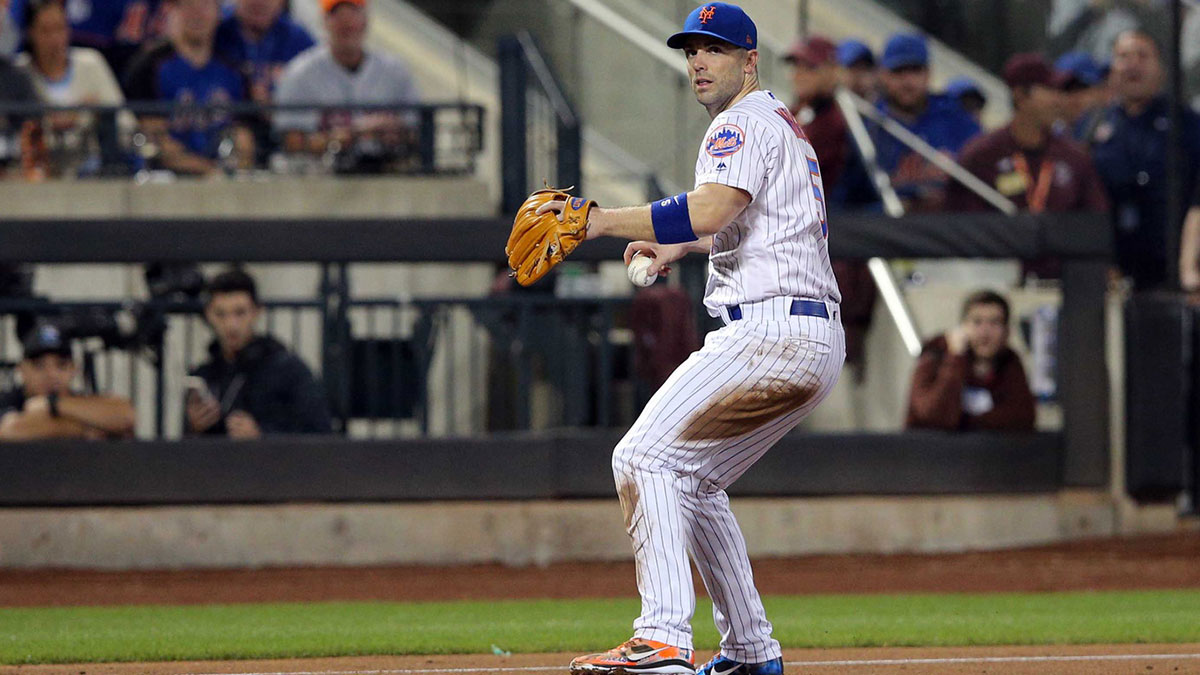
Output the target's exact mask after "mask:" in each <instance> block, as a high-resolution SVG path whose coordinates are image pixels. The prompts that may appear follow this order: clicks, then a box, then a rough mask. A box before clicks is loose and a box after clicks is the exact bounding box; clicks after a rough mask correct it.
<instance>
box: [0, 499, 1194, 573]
mask: <svg viewBox="0 0 1200 675" xmlns="http://www.w3.org/2000/svg"><path fill="white" fill-rule="evenodd" d="M1122 508H1124V509H1125V510H1124V511H1122V510H1121V509H1122ZM734 511H735V513H736V515H737V517H738V520H739V522H740V523H741V524H742V527H743V529H744V531H745V534H746V539H747V543H748V546H749V550H750V553H751V555H752V556H788V555H798V554H812V553H835V552H836V553H850V552H937V551H962V550H972V549H990V548H1004V547H1016V546H1028V545H1035V544H1043V543H1048V542H1055V541H1064V540H1070V539H1080V538H1088V537H1098V536H1108V535H1113V534H1119V533H1130V532H1150V531H1165V530H1170V529H1171V528H1173V527H1175V522H1176V521H1175V517H1174V513H1173V511H1172V510H1171V509H1169V508H1167V509H1165V510H1164V509H1159V510H1157V511H1155V510H1153V509H1136V508H1133V507H1129V506H1128V505H1124V506H1120V505H1118V504H1116V503H1115V502H1113V501H1112V500H1110V499H1109V498H1108V497H1107V496H1106V495H1104V494H1101V493H1097V492H1074V493H1071V492H1068V493H1062V494H1057V495H1035V496H991V497H935V498H921V497H861V498H846V499H740V500H735V501H734ZM1152 511H1153V512H1152ZM621 523H622V518H621V513H620V507H619V506H618V504H617V500H616V499H610V500H581V501H561V502H559V501H535V502H492V503H472V502H447V503H421V504H365V505H364V504H343V505H316V504H312V505H304V504H296V505H278V506H230V507H156V508H91V509H4V510H0V567H16V568H38V567H67V568H100V569H150V568H185V567H258V566H272V565H376V564H455V563H472V562H502V563H506V564H510V565H530V564H546V563H550V562H557V561H568V560H624V559H629V558H631V551H630V546H629V540H628V537H627V536H626V534H625V532H624V531H623V529H622V526H621Z"/></svg>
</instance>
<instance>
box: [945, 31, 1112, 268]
mask: <svg viewBox="0 0 1200 675" xmlns="http://www.w3.org/2000/svg"><path fill="white" fill-rule="evenodd" d="M1004 81H1005V83H1006V84H1007V85H1008V86H1009V88H1010V89H1011V91H1012V101H1013V119H1012V122H1010V123H1009V124H1008V125H1007V126H1005V127H1004V128H1002V129H997V130H996V131H993V132H991V133H989V134H985V135H983V136H979V137H977V138H975V139H973V140H972V141H970V142H969V143H967V145H966V147H965V148H963V151H962V154H961V155H960V156H959V159H958V161H959V163H960V164H962V166H963V168H965V169H966V170H967V171H970V172H971V173H973V174H975V175H976V176H978V177H979V178H980V179H982V180H983V182H985V183H987V184H988V185H991V186H992V187H994V188H995V189H996V191H997V192H999V193H1000V194H1002V195H1004V196H1005V197H1008V198H1009V199H1011V200H1012V201H1013V202H1014V203H1015V204H1016V205H1017V207H1018V208H1020V209H1022V210H1024V211H1030V212H1032V213H1042V212H1045V211H1050V212H1063V211H1092V212H1095V213H1106V212H1107V211H1108V199H1107V198H1106V197H1105V196H1104V184H1103V183H1102V182H1100V176H1099V174H1097V173H1096V169H1095V167H1094V166H1092V160H1091V159H1090V158H1089V157H1088V156H1087V153H1085V152H1084V151H1083V149H1082V148H1080V147H1077V146H1076V145H1075V144H1074V143H1072V142H1071V141H1069V140H1067V139H1065V138H1062V137H1061V136H1058V135H1056V134H1055V133H1054V124H1055V121H1056V120H1057V118H1058V110H1059V105H1058V96H1059V94H1058V92H1057V91H1056V89H1055V85H1056V84H1057V81H1056V80H1055V75H1054V71H1053V70H1052V69H1051V67H1050V64H1049V63H1048V62H1047V61H1046V60H1045V59H1044V58H1042V57H1041V56H1039V55H1037V54H1017V55H1016V56H1013V57H1012V58H1010V59H1009V60H1008V63H1006V64H1005V66H1004ZM947 207H948V208H949V209H950V210H952V211H990V210H992V208H993V207H992V206H991V205H990V204H988V203H987V202H985V201H984V200H983V199H982V198H981V197H979V196H978V195H976V194H975V193H974V192H971V191H970V190H967V189H966V188H965V187H963V186H962V185H960V184H958V183H954V184H953V185H951V186H950V189H949V191H948V197H947ZM1025 274H1026V276H1030V275H1032V276H1035V277H1038V278H1042V279H1057V278H1059V277H1060V276H1061V266H1060V264H1059V262H1058V261H1057V260H1054V259H1047V260H1039V261H1033V262H1030V263H1027V264H1026V265H1025Z"/></svg>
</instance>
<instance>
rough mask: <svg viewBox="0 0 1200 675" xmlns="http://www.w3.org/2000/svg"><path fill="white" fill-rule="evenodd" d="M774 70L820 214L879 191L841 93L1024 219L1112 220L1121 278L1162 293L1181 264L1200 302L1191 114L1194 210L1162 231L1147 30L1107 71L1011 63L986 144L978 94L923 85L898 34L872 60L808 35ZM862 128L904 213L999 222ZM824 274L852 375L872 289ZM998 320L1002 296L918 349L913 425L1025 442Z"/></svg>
mask: <svg viewBox="0 0 1200 675" xmlns="http://www.w3.org/2000/svg"><path fill="white" fill-rule="evenodd" d="M785 60H786V61H788V62H789V63H790V64H791V65H792V66H793V87H794V101H793V113H794V114H795V115H796V117H797V119H799V120H800V121H801V122H802V124H803V125H804V128H805V131H806V133H807V135H808V137H809V138H810V140H811V141H812V142H813V145H814V148H815V150H816V152H817V156H818V157H819V158H820V161H821V168H822V177H823V180H824V182H825V188H826V193H827V195H828V204H829V206H830V209H831V210H838V209H843V210H844V209H864V208H867V209H870V208H879V207H880V205H881V202H882V195H881V190H886V189H888V187H881V186H880V184H879V183H878V182H876V181H872V180H871V179H870V177H869V176H870V169H872V168H874V167H868V166H867V164H866V161H865V160H864V159H863V154H862V153H861V151H860V148H859V145H858V144H857V143H856V142H855V140H854V139H853V137H852V135H851V134H850V133H849V131H848V126H847V122H846V119H845V117H844V113H843V111H842V109H841V107H839V106H838V105H837V104H836V103H835V100H834V99H835V91H836V89H837V88H838V87H839V86H844V87H846V88H847V89H849V90H850V91H852V92H853V93H855V94H857V95H858V96H860V97H862V98H864V99H866V100H867V101H868V102H869V103H871V104H873V105H874V106H875V108H876V109H877V110H878V111H879V112H881V113H883V114H885V115H886V116H887V117H889V118H891V119H892V120H893V121H895V122H898V123H899V124H900V125H902V126H903V127H904V128H905V129H907V130H908V131H910V132H912V134H914V135H915V136H917V137H918V138H920V139H921V140H923V141H925V143H927V144H929V145H930V146H932V147H933V148H934V149H936V150H937V151H939V152H941V153H944V154H945V155H947V156H949V157H951V158H953V159H954V160H955V161H956V162H957V163H958V164H959V165H960V166H962V167H963V168H965V169H966V170H967V171H968V172H970V173H971V174H973V175H974V176H975V177H977V178H979V179H981V180H982V182H983V183H985V184H986V185H987V186H989V187H991V188H992V189H993V190H994V191H995V192H997V193H999V194H1000V195H1002V196H1003V197H1004V198H1006V199H1008V200H1010V201H1011V202H1012V203H1013V204H1014V205H1015V206H1016V207H1017V209H1019V210H1022V211H1028V212H1032V213H1042V212H1079V211H1082V212H1092V213H1096V214H1103V216H1102V217H1105V218H1111V222H1112V227H1113V231H1114V234H1115V244H1116V246H1115V250H1116V252H1117V260H1116V262H1117V267H1118V268H1119V270H1120V272H1121V274H1122V275H1123V276H1124V278H1125V279H1127V280H1128V281H1129V282H1130V283H1131V284H1132V286H1133V287H1134V288H1135V289H1137V290H1156V289H1162V288H1164V287H1165V286H1166V284H1167V283H1168V280H1169V279H1170V274H1169V272H1170V271H1171V270H1170V265H1175V264H1178V265H1179V277H1180V279H1181V282H1182V283H1181V285H1182V286H1183V288H1184V289H1185V290H1188V291H1197V290H1200V184H1198V182H1197V181H1198V179H1200V116H1198V115H1197V114H1196V113H1195V112H1194V111H1192V110H1190V109H1188V110H1185V112H1184V115H1183V125H1182V129H1181V130H1180V138H1181V142H1182V144H1183V145H1184V148H1183V153H1182V155H1183V157H1184V167H1183V171H1184V175H1183V180H1182V181H1181V182H1180V184H1181V185H1182V186H1184V188H1185V189H1186V190H1187V191H1188V195H1187V196H1186V199H1187V200H1188V201H1185V202H1184V203H1185V204H1191V209H1190V211H1189V212H1188V215H1187V218H1186V220H1185V221H1184V223H1170V222H1168V214H1167V204H1168V191H1169V185H1170V182H1169V180H1168V174H1167V171H1168V169H1167V167H1168V162H1169V159H1168V155H1169V145H1168V140H1169V138H1170V121H1169V120H1170V110H1169V103H1168V98H1167V94H1166V90H1165V86H1166V77H1165V65H1164V54H1163V49H1162V47H1161V45H1159V44H1158V43H1157V42H1156V40H1155V39H1154V38H1153V37H1152V36H1151V35H1150V34H1148V33H1147V32H1145V31H1142V30H1139V29H1137V28H1127V29H1125V30H1122V31H1120V32H1117V33H1116V34H1115V35H1114V37H1113V41H1112V60H1111V63H1105V64H1101V63H1098V62H1096V61H1095V60H1094V59H1093V58H1092V57H1091V56H1090V55H1089V54H1087V53H1083V52H1069V53H1067V54H1063V55H1061V56H1059V58H1057V59H1056V60H1054V61H1053V62H1052V61H1050V60H1048V59H1047V58H1046V57H1045V56H1043V55H1041V54H1035V53H1022V54H1016V55H1013V56H1011V58H1009V59H1008V61H1007V63H1006V64H1005V66H1004V69H1003V72H1002V77H1003V80H1004V82H1005V84H1006V85H1007V86H1008V88H1009V90H1010V92H1011V98H1012V103H1013V114H1012V118H1011V120H1010V121H1009V122H1008V123H1007V124H1005V125H1003V126H1002V127H1000V128H998V129H994V130H992V131H984V130H983V128H982V126H981V119H982V116H981V113H982V111H983V110H984V108H985V106H986V104H987V96H986V94H985V93H984V90H983V88H982V87H980V86H979V85H978V84H976V83H975V82H972V81H971V80H969V79H963V78H960V79H956V80H953V81H951V82H950V83H949V84H948V86H947V87H945V89H944V90H943V91H940V92H939V91H935V90H934V89H933V88H932V87H931V81H930V52H929V49H928V46H927V43H926V40H925V39H924V38H923V37H921V36H918V35H908V34H900V35H894V36H892V37H891V38H890V39H888V40H887V42H886V44H885V46H884V48H883V50H882V52H881V53H880V54H879V55H878V56H876V55H875V54H874V53H872V51H871V50H870V48H869V47H867V46H866V45H865V44H863V43H862V42H858V41H854V40H849V41H846V42H843V43H841V44H834V43H833V42H831V41H830V40H828V39H826V38H824V37H822V36H809V37H808V38H806V39H804V40H801V41H799V42H798V43H797V44H796V45H795V46H794V47H793V48H792V50H791V51H790V52H789V53H788V54H787V56H786V57H785ZM865 122H866V128H867V130H868V133H869V136H870V141H871V143H872V145H874V150H875V162H876V163H877V165H878V168H879V169H882V170H883V172H885V173H886V174H887V178H888V181H887V182H888V183H889V184H890V189H891V190H894V191H895V194H896V196H897V197H898V198H899V200H900V202H901V204H902V205H903V207H904V209H905V211H906V212H909V213H912V212H918V213H919V212H931V211H988V210H995V207H993V206H992V205H991V204H990V203H989V202H988V201H987V200H985V199H984V198H982V197H981V196H980V195H979V194H977V193H976V191H974V190H972V189H969V188H967V187H966V186H964V185H963V184H962V182H960V181H958V180H955V179H952V178H951V177H950V176H949V175H947V174H946V173H945V172H943V171H942V170H941V169H939V168H938V167H937V166H936V165H935V164H934V163H932V162H930V161H929V160H928V159H927V158H925V157H923V156H922V155H921V154H920V153H918V152H916V151H914V150H913V149H912V148H911V147H909V145H907V144H905V143H902V142H901V141H900V140H899V139H897V137H896V136H895V135H894V134H892V133H890V132H889V131H887V130H885V129H884V128H883V127H882V126H881V125H879V124H876V123H874V122H872V121H871V120H870V119H866V120H865ZM1180 197H1181V198H1185V197H1184V196H1183V195H1180ZM1181 226H1182V228H1183V234H1182V245H1181V254H1180V258H1179V260H1178V261H1174V260H1168V259H1167V257H1168V256H1167V243H1166V234H1167V232H1168V228H1179V227H1181ZM834 268H835V272H836V274H837V275H838V279H839V284H840V285H841V287H842V289H843V295H844V297H845V299H846V301H845V303H844V304H843V308H842V309H843V322H844V323H845V325H846V332H847V357H848V362H849V363H850V364H851V365H860V363H861V359H862V358H863V347H862V342H863V339H864V336H865V333H866V330H867V327H868V325H869V322H870V318H871V315H872V310H873V305H874V302H875V295H874V288H873V283H872V282H871V279H870V277H869V275H868V274H867V269H866V267H865V265H863V264H862V263H859V262H854V261H835V263H834ZM1060 273H1061V270H1060V268H1059V265H1058V264H1057V263H1055V262H1054V261H1033V262H1029V263H1027V264H1026V265H1025V270H1024V274H1025V276H1026V278H1037V279H1057V278H1058V277H1059V275H1060ZM983 314H986V315H987V316H986V317H985V316H982V315H983ZM1008 322H1009V317H1008V306H1007V304H1006V303H1005V302H1004V299H1003V298H1002V297H1000V296H996V295H988V294H982V295H980V294H976V295H974V296H972V298H971V299H969V300H968V303H967V306H966V307H965V308H964V310H963V325H962V326H960V327H958V328H955V329H953V330H951V331H949V332H948V333H946V334H945V335H943V336H939V337H938V338H936V339H934V340H933V341H931V342H930V343H928V344H926V345H925V349H924V351H923V353H922V356H921V357H920V359H919V362H918V367H917V370H916V373H915V374H914V380H913V384H912V399H911V404H910V409H909V415H908V425H909V426H912V427H934V428H946V429H972V428H1007V429H1031V428H1032V424H1033V416H1032V411H1033V403H1032V401H1033V399H1032V397H1031V396H1029V391H1028V389H1029V388H1028V384H1027V382H1026V379H1025V375H1024V372H1023V370H1022V367H1021V364H1020V361H1019V359H1016V358H1015V357H1012V356H1011V351H1010V350H1008V348H1007V347H1004V342H1005V341H1006V340H1007V335H1008V329H1007V326H1008ZM987 326H991V328H987ZM1001 328H1002V329H1003V330H1001ZM989 336H990V337H989ZM997 339H998V340H999V342H998V343H997V341H996V340H997ZM997 344H998V345H999V347H997ZM1000 347H1002V348H1000ZM1015 392H1019V393H1020V395H1019V396H1018V395H1015ZM947 402H952V403H953V405H950V404H949V403H947Z"/></svg>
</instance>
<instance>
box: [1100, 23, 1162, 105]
mask: <svg viewBox="0 0 1200 675" xmlns="http://www.w3.org/2000/svg"><path fill="white" fill-rule="evenodd" d="M1162 80H1163V67H1162V60H1161V59H1160V58H1159V57H1158V50H1157V49H1155V47H1154V44H1153V43H1152V42H1150V40H1149V39H1147V38H1146V37H1144V36H1142V35H1139V34H1137V33H1125V34H1124V35H1122V36H1121V37H1120V38H1118V39H1117V43H1116V45H1115V46H1114V47H1113V62H1112V83H1113V88H1114V89H1116V92H1117V95H1118V96H1119V97H1121V98H1124V99H1131V100H1135V101H1144V100H1147V99H1150V98H1153V97H1154V96H1155V95H1156V94H1158V92H1159V90H1160V89H1161V88H1162Z"/></svg>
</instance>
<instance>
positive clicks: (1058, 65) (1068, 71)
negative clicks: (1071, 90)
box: [1054, 52, 1104, 87]
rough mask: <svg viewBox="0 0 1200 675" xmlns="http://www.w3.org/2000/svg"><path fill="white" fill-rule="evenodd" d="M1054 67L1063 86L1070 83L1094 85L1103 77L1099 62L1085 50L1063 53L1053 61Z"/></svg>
mask: <svg viewBox="0 0 1200 675" xmlns="http://www.w3.org/2000/svg"><path fill="white" fill-rule="evenodd" d="M1054 69H1055V70H1057V71H1058V75H1057V77H1058V80H1059V81H1060V83H1061V84H1062V86H1064V87H1065V86H1070V85H1072V84H1077V85H1082V86H1084V87H1094V86H1096V85H1097V84H1100V81H1101V80H1103V79H1104V78H1103V77H1102V74H1101V69H1100V64H1098V63H1096V61H1095V60H1093V59H1092V57H1091V55H1089V54H1088V53H1086V52H1067V53H1066V54H1063V55H1062V56H1060V57H1058V60H1057V61H1055V62H1054Z"/></svg>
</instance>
